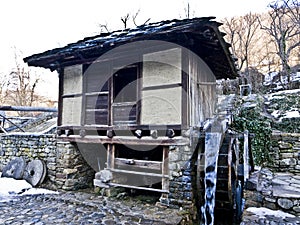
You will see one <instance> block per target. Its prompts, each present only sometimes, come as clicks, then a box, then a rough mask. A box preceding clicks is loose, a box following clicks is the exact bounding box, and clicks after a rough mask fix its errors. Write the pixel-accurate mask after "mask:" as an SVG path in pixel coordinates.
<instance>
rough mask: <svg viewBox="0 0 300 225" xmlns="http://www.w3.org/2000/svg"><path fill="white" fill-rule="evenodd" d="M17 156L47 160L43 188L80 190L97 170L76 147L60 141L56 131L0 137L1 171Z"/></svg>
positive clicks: (88, 183) (89, 182) (90, 182)
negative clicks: (54, 132) (55, 133)
mask: <svg viewBox="0 0 300 225" xmlns="http://www.w3.org/2000/svg"><path fill="white" fill-rule="evenodd" d="M15 157H24V158H25V159H26V161H27V162H29V161H30V160H33V159H40V160H43V161H44V162H45V163H46V166H47V176H46V180H45V182H44V183H43V184H42V186H43V187H47V188H50V189H53V190H57V189H64V190H76V189H78V188H84V187H87V186H88V185H91V184H92V180H93V177H94V172H93V170H92V169H91V168H90V167H89V166H88V165H87V163H86V162H85V161H84V159H83V157H82V156H81V154H80V153H79V151H78V149H77V148H76V146H74V145H72V144H70V143H69V142H58V141H57V140H56V137H55V135H53V134H43V135H39V134H9V135H2V136H0V171H2V169H3V167H4V166H5V165H7V163H8V162H9V161H11V160H12V159H13V158H15Z"/></svg>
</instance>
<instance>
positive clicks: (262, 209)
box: [246, 207, 295, 218]
mask: <svg viewBox="0 0 300 225" xmlns="http://www.w3.org/2000/svg"><path fill="white" fill-rule="evenodd" d="M246 211H248V212H251V213H253V214H255V215H257V216H259V217H265V216H275V217H281V218H286V217H295V216H294V215H292V214H289V213H285V212H282V211H280V210H271V209H268V208H265V207H259V208H256V207H249V208H247V209H246Z"/></svg>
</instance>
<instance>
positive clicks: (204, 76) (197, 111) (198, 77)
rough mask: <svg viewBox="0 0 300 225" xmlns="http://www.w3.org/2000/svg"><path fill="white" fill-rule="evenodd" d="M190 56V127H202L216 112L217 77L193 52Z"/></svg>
mask: <svg viewBox="0 0 300 225" xmlns="http://www.w3.org/2000/svg"><path fill="white" fill-rule="evenodd" d="M188 55H189V56H188V59H189V60H188V64H189V66H188V68H189V69H188V70H189V90H190V96H189V99H188V100H189V102H190V104H189V118H190V126H200V125H201V122H204V121H205V120H206V119H207V118H211V117H212V116H213V113H214V111H215V106H216V77H215V76H214V74H213V73H212V71H211V70H210V68H209V67H208V66H207V64H206V63H205V62H204V61H203V60H202V59H201V58H199V57H198V56H196V55H195V54H193V53H191V52H189V53H188Z"/></svg>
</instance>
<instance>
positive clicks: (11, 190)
mask: <svg viewBox="0 0 300 225" xmlns="http://www.w3.org/2000/svg"><path fill="white" fill-rule="evenodd" d="M0 176H1V174H0ZM40 194H59V193H58V192H57V191H51V190H47V189H43V188H32V186H31V184H29V183H28V182H27V181H25V180H15V179H13V178H7V177H1V178H0V202H6V201H10V200H11V199H13V197H14V196H23V195H40Z"/></svg>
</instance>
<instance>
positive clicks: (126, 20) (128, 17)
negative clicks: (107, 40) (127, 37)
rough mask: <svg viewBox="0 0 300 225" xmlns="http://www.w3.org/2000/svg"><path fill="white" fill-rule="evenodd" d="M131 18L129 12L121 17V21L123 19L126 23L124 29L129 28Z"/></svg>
mask: <svg viewBox="0 0 300 225" xmlns="http://www.w3.org/2000/svg"><path fill="white" fill-rule="evenodd" d="M129 19H130V15H129V13H127V14H126V15H125V16H122V17H121V21H122V23H123V25H124V29H126V28H127V26H128V21H129Z"/></svg>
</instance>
